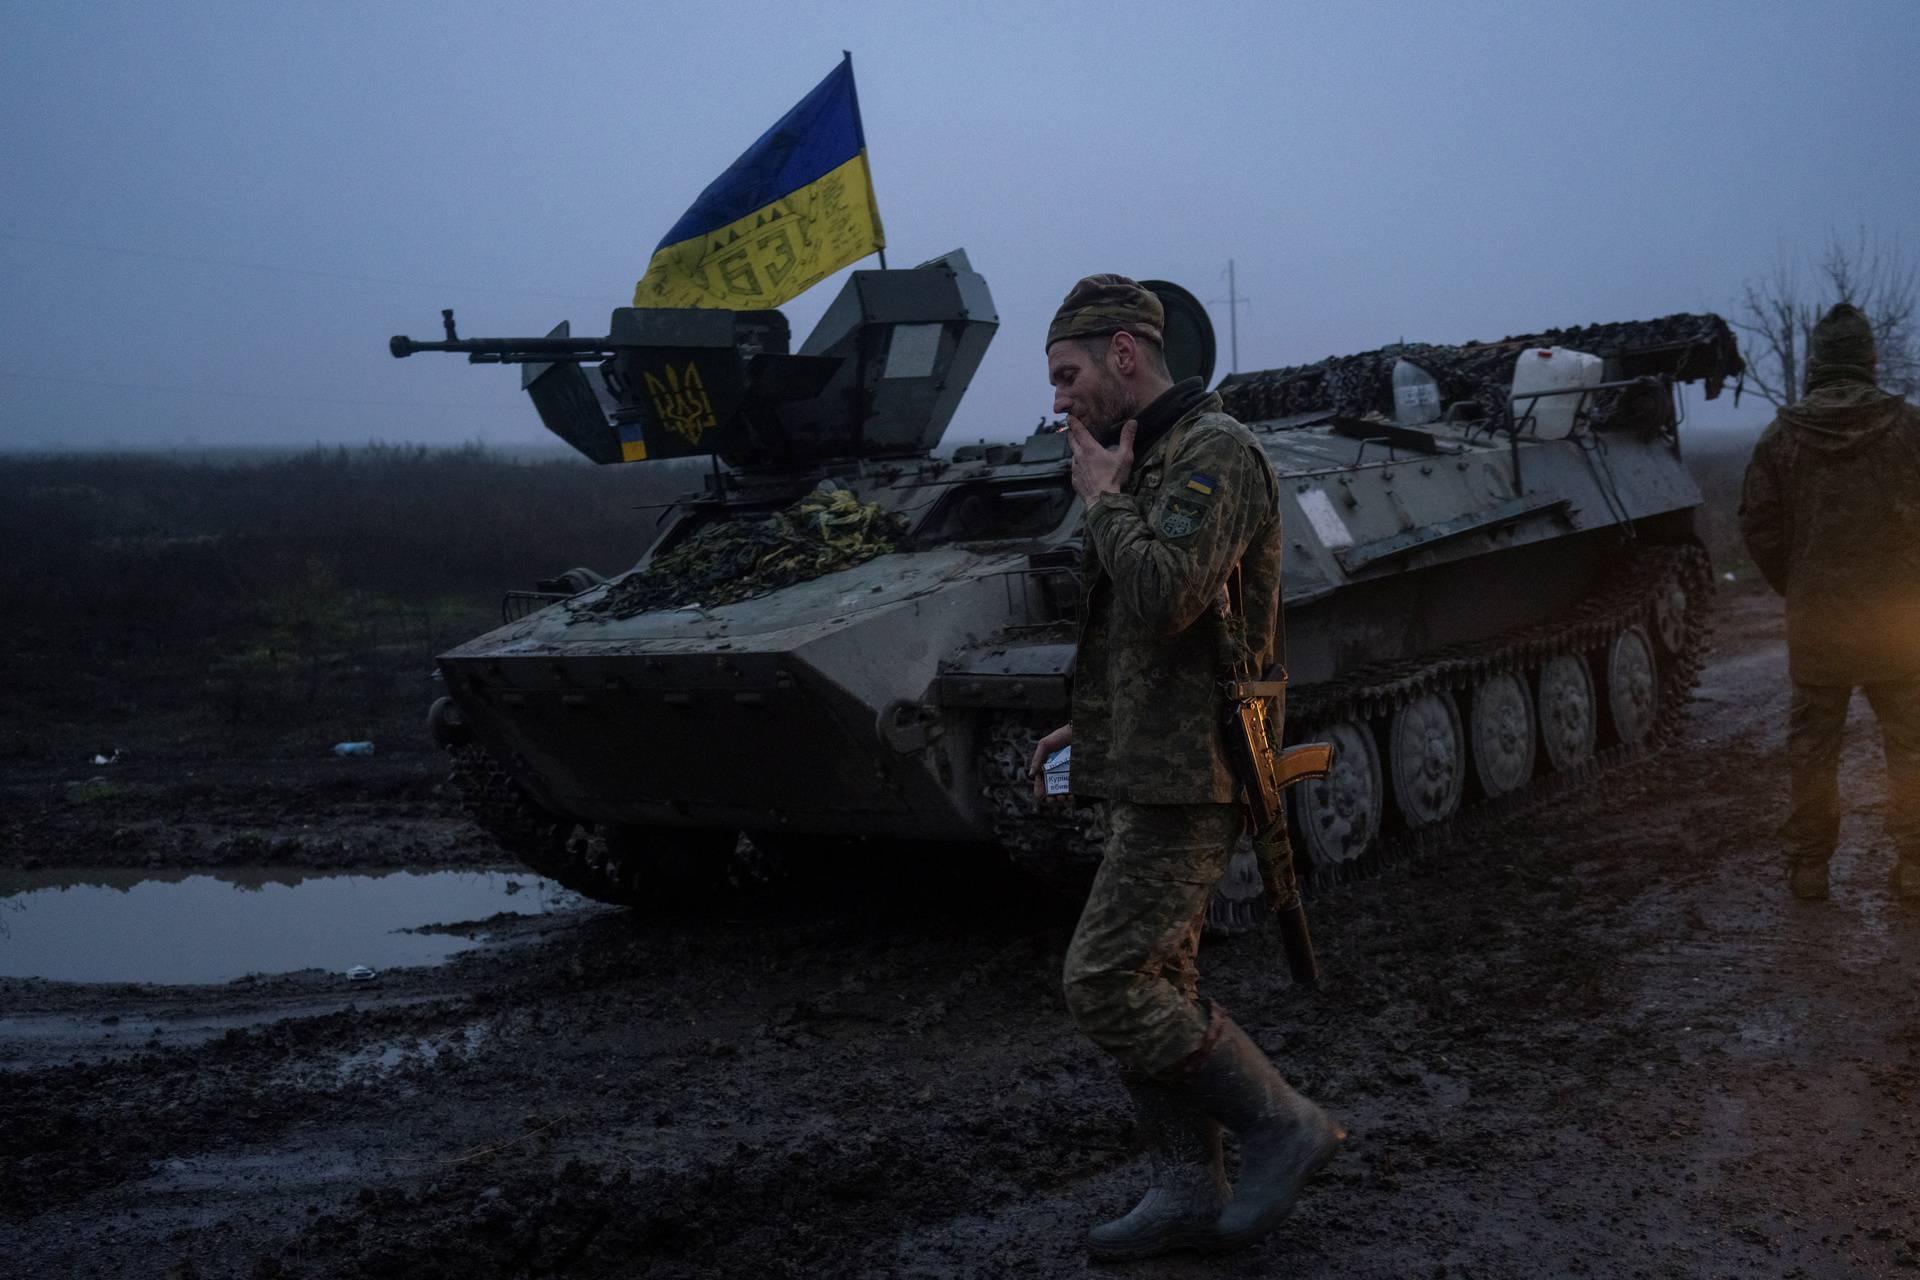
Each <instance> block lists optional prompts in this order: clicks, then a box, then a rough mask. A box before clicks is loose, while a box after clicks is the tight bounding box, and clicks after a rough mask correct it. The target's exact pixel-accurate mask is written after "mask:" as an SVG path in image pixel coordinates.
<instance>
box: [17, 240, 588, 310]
mask: <svg viewBox="0 0 1920 1280" xmlns="http://www.w3.org/2000/svg"><path fill="white" fill-rule="evenodd" d="M0 240H12V241H15V242H17V243H19V244H44V245H52V246H54V247H56V248H60V249H80V250H83V251H86V252H89V253H117V254H122V255H124V256H126V257H129V258H155V259H158V260H160V261H162V262H185V263H190V264H192V265H195V266H202V267H237V268H239V269H240V270H242V271H271V272H277V273H279V274H281V275H289V276H310V277H312V278H314V279H317V280H345V281H347V282H349V283H352V284H385V285H396V286H398V287H400V288H403V289H439V290H443V291H447V292H454V293H495V294H500V295H503V296H506V297H514V298H545V299H548V300H550V301H559V302H589V301H590V302H592V303H593V304H594V305H596V306H605V305H606V304H607V300H606V299H605V298H592V299H589V298H587V297H586V296H585V295H583V294H578V293H543V292H541V291H539V290H536V289H502V288H499V287H497V286H492V285H477V284H445V283H434V282H432V281H426V280H397V279H394V278H392V277H390V276H363V275H355V274H352V273H350V272H345V271H319V270H315V269H314V268H311V267H284V266H279V265H277V264H275V263H271V262H241V261H239V260H237V259H234V258H216V257H212V256H209V255H206V254H198V253H174V252H171V251H169V250H165V249H129V248H124V247H122V246H120V245H111V244H93V243H90V242H88V241H85V240H56V239H54V238H53V237H51V236H25V235H18V234H15V233H13V232H9V231H0Z"/></svg>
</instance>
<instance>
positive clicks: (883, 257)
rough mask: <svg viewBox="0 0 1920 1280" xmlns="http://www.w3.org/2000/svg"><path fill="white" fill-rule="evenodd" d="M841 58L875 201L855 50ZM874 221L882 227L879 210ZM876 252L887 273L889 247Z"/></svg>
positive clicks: (870, 192)
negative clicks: (851, 87)
mask: <svg viewBox="0 0 1920 1280" xmlns="http://www.w3.org/2000/svg"><path fill="white" fill-rule="evenodd" d="M840 56H841V57H842V58H845V59H846V60H847V81H848V83H850V84H852V85H853V118H854V120H855V122H856V123H857V124H858V125H859V129H860V152H861V154H862V155H865V156H866V162H867V198H868V199H869V200H873V198H874V196H873V157H872V156H870V155H866V151H867V125H866V121H864V120H861V119H860V86H859V84H858V83H857V82H855V81H854V79H853V50H851V49H842V50H841V51H840ZM876 203H877V202H876ZM873 221H874V225H875V226H878V225H880V215H879V212H878V210H877V209H876V210H875V213H874V219H873ZM874 252H876V253H878V254H879V255H880V269H881V270H882V271H885V270H886V269H887V246H885V245H881V246H880V247H879V248H877V249H876V250H874Z"/></svg>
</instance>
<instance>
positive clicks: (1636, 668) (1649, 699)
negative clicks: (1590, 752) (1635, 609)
mask: <svg viewBox="0 0 1920 1280" xmlns="http://www.w3.org/2000/svg"><path fill="white" fill-rule="evenodd" d="M1659 690H1660V680H1659V677H1658V676H1657V675H1656V674H1655V672H1654V669H1653V642H1652V641H1651V640H1649V639H1648V638H1647V632H1646V629H1645V628H1644V627H1628V628H1627V629H1626V630H1625V631H1622V632H1621V633H1620V634H1619V635H1617V636H1615V637H1614V638H1613V641H1612V643H1610V644H1609V645H1608V646H1607V720H1608V724H1609V727H1610V728H1611V729H1612V730H1613V737H1614V740H1615V741H1616V742H1620V743H1622V744H1624V745H1626V746H1629V747H1637V746H1639V745H1640V744H1641V743H1642V742H1645V741H1646V740H1647V735H1648V734H1650V733H1652V732H1653V725H1654V721H1655V720H1656V719H1657V718H1658V717H1659V713H1660V695H1659Z"/></svg>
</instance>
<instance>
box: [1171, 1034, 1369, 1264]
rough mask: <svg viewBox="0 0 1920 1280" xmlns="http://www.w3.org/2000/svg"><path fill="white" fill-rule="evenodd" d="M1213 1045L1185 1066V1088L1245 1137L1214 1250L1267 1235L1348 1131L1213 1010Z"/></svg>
mask: <svg viewBox="0 0 1920 1280" xmlns="http://www.w3.org/2000/svg"><path fill="white" fill-rule="evenodd" d="M1213 1016H1214V1019H1215V1028H1214V1029H1210V1031H1209V1034H1210V1035H1213V1036H1215V1038H1214V1041H1213V1045H1212V1047H1211V1049H1207V1050H1203V1052H1204V1054H1205V1056H1204V1057H1202V1058H1200V1060H1199V1061H1198V1062H1196V1063H1195V1064H1194V1065H1192V1066H1191V1067H1190V1068H1188V1074H1187V1075H1186V1078H1185V1087H1186V1093H1187V1096H1188V1097H1189V1098H1191V1099H1192V1100H1193V1101H1194V1102H1195V1103H1196V1104H1197V1105H1198V1106H1199V1107H1200V1109H1201V1110H1202V1111H1204V1112H1206V1113H1207V1114H1208V1115H1210V1116H1212V1117H1213V1118H1214V1119H1216V1120H1218V1121H1219V1122H1220V1123H1221V1124H1223V1125H1225V1126H1226V1127H1227V1128H1229V1129H1231V1130H1232V1131H1233V1133H1234V1136H1235V1137H1237V1138H1238V1139H1239V1140H1240V1184H1239V1186H1237V1187H1236V1188H1235V1189H1234V1193H1233V1198H1232V1199H1231V1200H1230V1201H1228V1202H1227V1207H1226V1208H1225V1209H1223V1210H1221V1213H1220V1218H1219V1221H1218V1222H1217V1223H1216V1224H1215V1229H1214V1232H1213V1235H1212V1238H1211V1239H1210V1240H1209V1241H1208V1242H1207V1243H1206V1245H1205V1248H1206V1249H1207V1250H1208V1251H1209V1252H1224V1251H1226V1250H1228V1249H1240V1248H1244V1247H1245V1246H1247V1245H1250V1244H1253V1243H1254V1242H1255V1241H1257V1240H1259V1239H1261V1238H1262V1237H1264V1236H1265V1235H1266V1234H1267V1233H1268V1232H1269V1231H1272V1230H1273V1229H1274V1228H1275V1227H1276V1226H1278V1225H1279V1224H1280V1220H1281V1219H1282V1218H1284V1217H1286V1216H1287V1214H1288V1212H1290V1211H1291V1210H1292V1208H1293V1202H1294V1200H1295V1199H1297V1198H1298V1197H1299V1195H1300V1188H1301V1186H1302V1185H1304V1184H1305V1182H1306V1181H1307V1179H1308V1178H1311V1177H1312V1176H1313V1175H1314V1174H1316V1173H1318V1172H1319V1171H1320V1169H1321V1168H1322V1167H1323V1166H1324V1165H1325V1164H1326V1163H1327V1161H1329V1160H1331V1159H1333V1154H1334V1152H1336V1151H1338V1150H1339V1149H1340V1143H1341V1142H1342V1141H1343V1140H1344V1139H1345V1138H1346V1136H1347V1135H1346V1134H1345V1133H1344V1132H1343V1131H1342V1130H1341V1129H1340V1127H1339V1126H1338V1125H1336V1124H1334V1123H1333V1121H1331V1120H1329V1119H1328V1118H1327V1114H1326V1112H1324V1111H1322V1110H1321V1109H1320V1108H1319V1107H1316V1106H1315V1105H1314V1104H1313V1103H1311V1102H1309V1101H1307V1099H1305V1098H1303V1097H1301V1096H1300V1095H1299V1094H1298V1093H1296V1092H1295V1091H1294V1090H1293V1088H1292V1086H1290V1085H1289V1084H1288V1083H1287V1082H1286V1081H1285V1080H1284V1079H1282V1078H1281V1076H1280V1072H1279V1071H1278V1070H1276V1069H1275V1068H1274V1065H1273V1063H1271V1062H1269V1061H1268V1060H1267V1055H1266V1054H1264V1053H1262V1052H1260V1046H1259V1045H1256V1044H1255V1043H1254V1042H1253V1041H1252V1040H1250V1039H1248V1038H1247V1033H1246V1032H1244V1031H1242V1030H1241V1029H1240V1028H1239V1027H1238V1026H1237V1025H1236V1024H1235V1023H1234V1022H1233V1020H1232V1019H1231V1018H1228V1017H1227V1016H1226V1015H1224V1014H1222V1013H1221V1012H1220V1011H1219V1010H1218V1009H1217V1008H1216V1009H1215V1010H1214V1015H1213Z"/></svg>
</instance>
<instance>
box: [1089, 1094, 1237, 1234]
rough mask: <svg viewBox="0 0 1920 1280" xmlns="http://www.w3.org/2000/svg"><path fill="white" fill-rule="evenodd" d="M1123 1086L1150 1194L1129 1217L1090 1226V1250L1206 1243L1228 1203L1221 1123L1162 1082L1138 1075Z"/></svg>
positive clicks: (1143, 1197) (1134, 1207)
mask: <svg viewBox="0 0 1920 1280" xmlns="http://www.w3.org/2000/svg"><path fill="white" fill-rule="evenodd" d="M1126 1084H1127V1094H1128V1096H1129V1097H1131V1098H1132V1099H1133V1110H1134V1115H1135V1116H1136V1117H1137V1118H1138V1120H1139V1123H1140V1136H1141V1139H1142V1140H1143V1141H1144V1142H1145V1144H1146V1148H1147V1182H1148V1186H1147V1194H1146V1195H1144V1196H1142V1197H1140V1203H1139V1204H1136V1205H1135V1206H1133V1210H1132V1211H1131V1212H1130V1213H1128V1214H1127V1216H1126V1217H1124V1218H1117V1219H1115V1220H1114V1221H1112V1222H1106V1223H1102V1224H1101V1225H1099V1226H1097V1227H1095V1228H1094V1229H1093V1230H1092V1231H1090V1232H1088V1233H1087V1251H1088V1252H1089V1253H1090V1254H1092V1255H1093V1256H1094V1257H1095V1258H1106V1259H1116V1260H1117V1259H1124V1258H1150V1257H1153V1256H1154V1255H1155V1254H1160V1253H1171V1252H1173V1251H1174V1250H1176V1249H1201V1248H1205V1247H1207V1246H1208V1245H1209V1244H1211V1243H1212V1241H1213V1235H1214V1220H1215V1219H1216V1218H1218V1217H1219V1216H1220V1210H1221V1209H1222V1208H1224V1207H1225V1206H1226V1203H1227V1175H1226V1172H1225V1171H1224V1170H1223V1169H1222V1167H1221V1164H1220V1126H1219V1125H1217V1124H1215V1123H1214V1122H1213V1121H1212V1120H1209V1119H1208V1118H1207V1117H1206V1116H1204V1115H1202V1114H1201V1113H1200V1112H1198V1111H1196V1110H1194V1109H1193V1107H1192V1105H1191V1104H1190V1103H1188V1102H1185V1101H1183V1100H1182V1099H1181V1097H1180V1096H1179V1095H1178V1094H1177V1093H1176V1092H1175V1091H1174V1090H1172V1089H1169V1088H1168V1087H1167V1086H1165V1085H1163V1084H1159V1083H1157V1082H1155V1081H1153V1080H1149V1079H1145V1078H1143V1077H1129V1078H1128V1079H1127V1082H1126Z"/></svg>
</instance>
